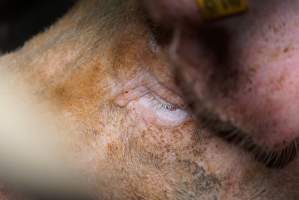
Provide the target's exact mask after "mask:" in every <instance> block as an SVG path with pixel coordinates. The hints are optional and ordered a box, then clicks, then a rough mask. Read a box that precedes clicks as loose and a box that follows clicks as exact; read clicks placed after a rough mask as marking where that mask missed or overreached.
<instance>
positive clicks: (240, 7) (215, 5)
mask: <svg viewBox="0 0 299 200" xmlns="http://www.w3.org/2000/svg"><path fill="white" fill-rule="evenodd" d="M196 1H197V4H198V6H199V9H200V14H201V16H202V17H203V20H216V19H219V18H223V17H227V16H231V15H236V14H240V13H243V12H245V11H247V10H248V7H249V5H248V0H196Z"/></svg>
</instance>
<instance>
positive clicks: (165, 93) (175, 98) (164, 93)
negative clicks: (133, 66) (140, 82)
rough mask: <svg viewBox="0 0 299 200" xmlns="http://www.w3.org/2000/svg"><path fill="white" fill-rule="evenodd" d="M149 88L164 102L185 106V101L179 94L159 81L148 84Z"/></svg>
mask: <svg viewBox="0 0 299 200" xmlns="http://www.w3.org/2000/svg"><path fill="white" fill-rule="evenodd" d="M149 88H150V89H151V91H153V93H154V94H156V95H157V96H159V97H161V98H162V99H163V100H165V101H166V102H168V103H171V104H173V105H174V106H176V107H180V108H184V107H185V103H184V101H183V99H182V98H181V97H180V95H179V94H177V93H176V92H174V91H173V90H171V89H170V88H167V87H166V86H164V85H162V84H160V83H156V84H150V85H149Z"/></svg>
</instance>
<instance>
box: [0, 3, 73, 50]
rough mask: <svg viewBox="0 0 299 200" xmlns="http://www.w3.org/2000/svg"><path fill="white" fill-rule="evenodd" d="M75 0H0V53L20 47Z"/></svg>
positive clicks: (55, 19)
mask: <svg viewBox="0 0 299 200" xmlns="http://www.w3.org/2000/svg"><path fill="white" fill-rule="evenodd" d="M75 1H76V0H0V53H7V52H10V51H13V50H15V49H17V48H18V47H21V46H22V45H23V44H24V42H25V41H26V40H28V39H30V38H31V37H33V36H34V35H35V34H37V33H39V32H41V31H44V30H45V29H46V28H47V27H49V25H51V24H53V23H54V22H55V21H57V20H58V19H59V18H60V17H61V16H63V15H64V14H65V13H66V12H67V10H68V9H69V8H70V7H71V6H72V5H73V4H74V3H75Z"/></svg>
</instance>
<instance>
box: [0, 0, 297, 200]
mask: <svg viewBox="0 0 299 200" xmlns="http://www.w3.org/2000/svg"><path fill="white" fill-rule="evenodd" d="M166 2H167V1H166ZM252 2H253V3H252V8H251V10H250V11H249V12H248V13H247V14H246V15H244V16H240V17H238V18H230V19H226V20H224V21H219V22H215V23H212V24H209V25H203V26H201V27H200V28H194V23H193V22H191V23H190V24H189V25H190V26H189V25H188V26H181V25H180V23H175V25H174V26H173V27H171V28H169V27H167V28H166V30H165V29H164V28H161V26H162V27H163V24H165V22H162V23H160V22H156V20H155V19H154V18H155V17H153V16H154V15H153V13H152V12H155V11H158V10H156V9H155V8H154V9H153V7H151V8H149V7H148V6H149V5H150V4H145V5H144V4H142V3H141V1H137V0H127V1H122V0H106V1H104V0H89V1H84V0H81V1H79V2H78V3H77V4H76V5H75V6H74V7H73V8H72V9H71V10H70V11H69V12H68V13H67V14H66V15H65V16H64V17H63V18H62V19H60V20H59V21H58V22H56V23H55V24H54V25H52V26H51V27H50V28H49V29H48V30H46V31H45V32H43V33H40V34H38V35H36V36H35V37H34V38H32V39H31V40H29V41H28V42H27V43H26V44H25V45H24V46H23V47H22V48H20V49H19V50H17V51H14V52H11V53H8V54H6V55H3V56H2V57H1V58H0V66H1V72H2V73H1V74H2V75H3V74H4V75H5V77H9V78H8V80H7V81H6V82H7V84H8V83H9V84H13V85H17V87H18V88H22V87H23V88H25V89H19V90H20V91H25V93H26V98H25V99H26V101H29V104H30V106H31V107H39V106H41V107H42V108H40V109H39V110H42V113H47V114H50V115H51V117H50V119H51V120H50V119H49V120H47V121H46V122H47V123H46V125H50V126H51V125H53V126H54V127H58V128H59V130H60V131H58V132H57V133H56V132H55V131H54V132H53V135H55V138H56V137H58V138H60V140H61V142H62V143H63V145H62V146H63V147H64V148H61V149H60V148H59V151H60V152H61V154H65V153H66V155H67V156H68V159H71V160H74V161H76V164H78V168H79V169H78V170H79V171H80V173H82V174H84V177H85V178H86V180H87V182H88V183H86V184H87V185H88V187H89V190H92V193H93V194H94V195H95V196H96V198H98V199H107V200H110V199H111V200H125V199H145V200H160V199H161V200H162V199H163V200H165V199H170V200H173V199H178V200H186V199H188V200H189V199H190V200H193V199H194V200H202V199H207V200H209V199H212V200H215V199H221V200H247V199H257V200H264V199H265V200H270V199H271V200H281V199H297V198H299V192H298V179H299V173H298V165H299V163H298V159H296V148H297V146H296V137H297V132H296V131H298V130H297V128H298V127H297V125H298V124H297V123H296V115H297V112H296V111H297V106H296V98H297V92H296V91H297V90H296V86H297V78H296V77H297V76H296V75H297V72H296V66H295V65H296V61H297V59H296V58H297V57H296V55H297V53H298V51H297V44H298V41H297V38H298V37H297V35H296V31H297V30H296V29H297V27H298V26H297V25H296V23H297V21H296V19H297V18H298V14H297V10H298V8H299V1H294V0H292V1H291V0H285V1H278V0H271V1H270V0H264V1H263V2H260V1H258V0H255V1H252ZM166 5H167V4H166ZM168 5H169V6H170V7H171V5H170V4H168ZM153 6H154V5H153ZM166 20H167V19H166ZM158 21H159V18H158ZM162 21H163V20H162ZM179 21H180V20H179ZM195 21H196V20H195ZM161 24H162V25H161ZM191 24H192V25H191ZM164 26H165V25H164ZM166 26H168V24H167V25H166ZM169 29H170V30H169ZM7 74H8V75H7ZM4 75H3V76H4ZM4 80H6V79H4ZM4 85H5V84H4ZM15 95H16V96H17V94H15ZM18 99H19V98H18ZM19 100H20V99H19ZM22 101H23V99H21V102H22ZM17 102H19V101H17ZM32 102H34V103H32ZM8 104H9V103H8ZM15 104H16V103H15ZM2 106H4V105H3V104H2ZM10 106H11V107H13V106H12V105H10ZM1 115H2V117H3V118H5V116H7V115H8V112H1ZM34 115H37V117H36V118H41V117H42V115H43V114H40V115H39V114H34ZM0 119H1V118H0ZM46 119H47V118H46ZM2 124H3V126H5V123H2ZM40 124H42V123H40ZM40 124H37V125H40ZM46 125H45V126H46ZM15 126H18V124H15ZM2 130H3V128H2ZM45 130H46V129H45ZM45 133H47V131H45ZM219 135H220V136H221V137H219ZM34 137H35V136H34ZM12 148H17V147H15V146H14V147H12ZM45 148H46V147H45ZM41 151H43V148H41ZM57 159H58V158H57ZM31 162H37V161H35V160H32V161H31ZM53 162H54V161H53ZM19 166H21V167H20V168H22V165H19ZM59 166H60V165H59ZM61 166H62V167H63V165H61ZM58 178H59V177H58ZM74 192H75V191H74Z"/></svg>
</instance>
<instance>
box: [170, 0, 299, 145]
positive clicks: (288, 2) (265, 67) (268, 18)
mask: <svg viewBox="0 0 299 200" xmlns="http://www.w3.org/2000/svg"><path fill="white" fill-rule="evenodd" d="M250 3H251V5H250V11H249V12H247V13H246V14H244V15H241V16H239V17H232V18H229V19H224V20H222V21H219V22H216V23H213V24H212V25H209V26H210V27H206V28H207V30H208V31H207V33H208V34H207V33H206V35H208V37H209V39H210V40H213V39H214V40H215V39H216V37H218V40H219V37H223V38H224V39H223V41H222V40H221V41H222V43H219V42H217V41H216V42H214V43H217V44H216V46H217V48H218V49H217V48H216V49H217V50H215V49H212V50H207V48H206V47H205V46H204V45H203V42H202V41H204V42H206V41H207V40H206V39H205V37H206V36H203V34H202V32H201V30H199V28H197V29H194V27H192V28H189V27H190V26H185V27H184V28H178V27H176V28H175V29H177V30H179V31H178V32H179V33H180V34H179V35H177V38H176V41H177V42H178V45H177V52H178V58H179V59H178V58H176V59H177V60H175V62H179V63H180V64H181V66H182V67H184V68H182V70H185V72H186V74H187V76H188V77H189V78H192V79H194V80H196V82H195V85H196V86H195V91H196V93H197V95H198V96H200V97H202V98H204V99H205V100H206V101H207V103H208V104H209V105H210V107H211V108H213V111H214V112H216V113H217V114H218V115H219V117H221V118H222V119H229V120H230V121H231V122H232V123H233V124H234V125H235V126H237V127H238V128H240V129H242V130H244V131H246V132H247V134H248V135H249V136H251V137H252V138H253V140H254V141H255V142H256V143H258V144H260V145H265V146H267V147H271V148H272V147H280V146H281V145H283V144H285V143H289V142H291V141H293V140H294V139H296V138H298V137H299V101H298V99H299V93H298V89H297V88H299V78H298V77H299V66H298V64H299V50H298V45H299V36H298V34H299V14H298V10H299V1H295V0H284V1H280V0H264V1H260V0H252V1H250ZM169 6H170V7H171V5H170V4H169ZM190 13H192V12H190ZM183 26H184V25H183ZM215 27H221V31H222V32H223V33H222V32H217V31H218V29H214V32H213V28H215ZM198 30H199V31H198ZM210 33H211V34H212V35H213V34H214V35H215V37H214V38H212V36H209V35H211V34H210ZM200 37H201V38H200ZM211 38H212V39H211ZM208 45H209V42H207V46H208ZM207 52H208V53H207ZM217 52H218V54H222V55H224V56H223V57H224V58H225V61H227V63H228V64H227V65H225V64H223V61H220V62H217V61H218V59H219V55H218V54H217ZM182 63H184V64H182ZM186 63H188V64H186ZM231 69H232V70H233V71H236V72H237V74H234V75H228V76H225V75H223V74H224V73H223V72H227V71H229V70H231ZM212 75H213V77H211V76H212ZM223 85H225V86H226V90H227V91H229V92H228V93H227V92H226V93H225V94H224V91H223Z"/></svg>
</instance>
